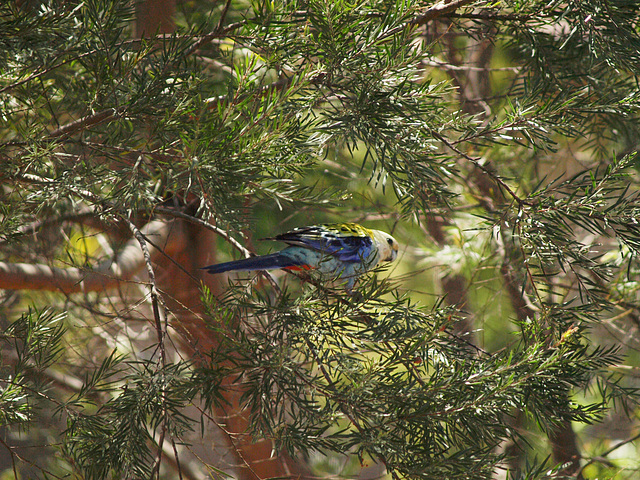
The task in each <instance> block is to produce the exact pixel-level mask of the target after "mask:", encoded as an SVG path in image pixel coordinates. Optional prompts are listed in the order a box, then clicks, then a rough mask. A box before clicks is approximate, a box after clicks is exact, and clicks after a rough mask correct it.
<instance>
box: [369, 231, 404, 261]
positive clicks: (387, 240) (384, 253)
mask: <svg viewBox="0 0 640 480" xmlns="http://www.w3.org/2000/svg"><path fill="white" fill-rule="evenodd" d="M372 232H373V239H374V241H375V242H376V244H377V245H378V252H379V253H380V257H379V258H378V263H379V262H393V261H394V260H395V259H396V258H398V247H399V245H398V242H397V241H396V239H395V238H393V237H392V236H391V235H389V234H388V233H385V232H381V231H380V230H372Z"/></svg>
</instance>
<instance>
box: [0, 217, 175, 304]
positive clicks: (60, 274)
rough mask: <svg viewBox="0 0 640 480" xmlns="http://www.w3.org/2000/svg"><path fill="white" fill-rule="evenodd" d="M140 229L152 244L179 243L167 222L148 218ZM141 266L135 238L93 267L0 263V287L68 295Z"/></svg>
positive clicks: (100, 286) (112, 283)
mask: <svg viewBox="0 0 640 480" xmlns="http://www.w3.org/2000/svg"><path fill="white" fill-rule="evenodd" d="M140 231H141V233H142V234H144V235H145V236H149V237H152V238H154V240H155V241H156V242H155V243H156V244H157V245H162V246H163V247H164V248H165V249H166V250H173V249H175V248H176V247H177V246H178V244H179V239H178V238H176V236H175V235H171V236H169V233H170V232H171V226H170V224H169V223H167V222H166V221H163V220H154V221H151V222H149V223H148V224H146V225H145V226H144V227H143V228H141V229H140ZM170 238H171V242H169V239H170ZM144 266H145V258H144V254H143V252H142V251H141V250H140V244H139V243H138V240H136V239H135V238H133V239H131V240H129V241H128V242H127V243H126V245H125V246H124V248H123V249H122V250H121V251H120V252H119V253H118V254H117V255H116V256H114V257H113V258H109V259H107V260H104V261H102V262H101V263H99V264H98V265H97V266H96V267H95V268H93V269H82V268H75V267H69V268H60V267H54V266H50V265H44V264H29V263H7V262H0V289H5V290H46V291H60V292H63V293H67V294H69V293H77V292H95V291H101V290H107V289H111V288H114V287H116V286H117V285H118V284H119V283H121V282H122V281H126V280H130V279H131V278H132V277H133V276H134V275H135V274H136V273H137V272H138V271H140V269H142V268H143V267H144Z"/></svg>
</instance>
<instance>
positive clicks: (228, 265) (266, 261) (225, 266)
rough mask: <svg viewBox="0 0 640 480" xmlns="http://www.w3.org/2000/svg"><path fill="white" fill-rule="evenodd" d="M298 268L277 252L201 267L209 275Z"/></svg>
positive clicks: (290, 260)
mask: <svg viewBox="0 0 640 480" xmlns="http://www.w3.org/2000/svg"><path fill="white" fill-rule="evenodd" d="M299 266H302V265H301V263H300V262H299V261H296V260H294V259H293V258H291V257H289V256H287V255H282V254H281V253H280V252H278V253H272V254H270V255H262V256H260V257H251V258H244V259H242V260H234V261H233V262H225V263H218V264H215V265H209V266H207V267H202V270H206V271H207V272H209V273H222V272H231V271H248V270H273V269H274V268H287V267H299Z"/></svg>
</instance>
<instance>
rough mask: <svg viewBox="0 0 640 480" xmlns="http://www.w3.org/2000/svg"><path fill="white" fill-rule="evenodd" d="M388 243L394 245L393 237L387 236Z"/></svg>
mask: <svg viewBox="0 0 640 480" xmlns="http://www.w3.org/2000/svg"><path fill="white" fill-rule="evenodd" d="M387 243H388V244H389V245H391V246H393V238H387Z"/></svg>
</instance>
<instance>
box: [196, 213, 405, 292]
mask: <svg viewBox="0 0 640 480" xmlns="http://www.w3.org/2000/svg"><path fill="white" fill-rule="evenodd" d="M265 240H279V241H282V242H284V243H286V244H288V245H289V246H288V247H287V248H285V249H284V250H282V251H280V252H277V253H271V254H269V255H262V256H258V257H251V258H245V259H242V260H235V261H232V262H226V263H218V264H217V265H209V266H208V267H203V270H206V271H207V272H209V273H222V272H229V271H248V270H272V269H275V268H282V269H284V270H294V271H295V270H315V271H317V272H319V273H320V276H321V277H322V278H325V279H326V278H328V279H344V280H346V289H347V290H348V291H350V290H351V289H352V288H353V285H354V284H355V282H356V280H357V278H358V277H359V276H360V275H362V274H363V273H365V272H367V271H369V270H371V269H372V268H374V267H375V266H376V265H378V264H379V263H380V262H392V261H393V260H395V259H396V257H397V256H398V242H396V240H395V239H394V238H393V237H392V236H391V235H389V234H387V233H385V232H381V231H380V230H372V229H369V228H365V227H363V226H361V225H358V224H356V223H331V224H325V225H314V226H311V227H300V228H296V229H294V230H291V231H290V232H287V233H283V234H281V235H278V236H276V237H273V238H267V239H265Z"/></svg>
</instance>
